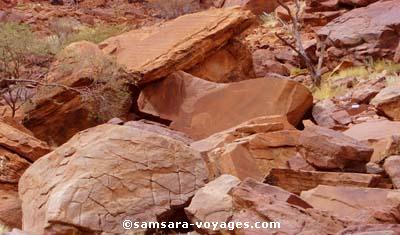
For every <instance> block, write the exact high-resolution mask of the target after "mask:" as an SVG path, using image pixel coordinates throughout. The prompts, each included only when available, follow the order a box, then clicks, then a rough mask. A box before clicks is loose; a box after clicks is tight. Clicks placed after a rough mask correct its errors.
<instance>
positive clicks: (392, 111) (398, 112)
mask: <svg viewBox="0 0 400 235" xmlns="http://www.w3.org/2000/svg"><path fill="white" fill-rule="evenodd" d="M371 104H373V105H375V107H376V108H377V109H378V110H379V111H380V112H382V113H383V114H384V115H385V116H387V117H388V118H390V119H392V120H395V121H400V86H391V87H386V88H385V89H383V90H381V91H380V92H379V93H378V95H376V96H375V98H374V99H372V101H371Z"/></svg>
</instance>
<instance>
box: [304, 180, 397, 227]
mask: <svg viewBox="0 0 400 235" xmlns="http://www.w3.org/2000/svg"><path fill="white" fill-rule="evenodd" d="M301 198H302V199H304V200H305V201H306V202H308V203H309V204H310V205H312V206H313V207H314V208H315V209H317V210H324V211H329V212H331V213H332V214H333V215H336V216H338V217H339V218H341V219H344V220H348V221H352V222H358V223H364V224H367V223H374V224H381V223H387V224H391V223H398V222H399V216H400V191H399V190H391V189H379V188H360V187H343V186H336V187H335V186H326V185H319V186H318V187H316V188H315V189H312V190H309V191H303V192H302V193H301Z"/></svg>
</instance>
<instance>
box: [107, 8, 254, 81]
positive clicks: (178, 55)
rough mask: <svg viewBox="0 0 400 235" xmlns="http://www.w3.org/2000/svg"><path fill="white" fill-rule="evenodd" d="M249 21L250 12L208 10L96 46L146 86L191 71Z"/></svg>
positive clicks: (252, 20)
mask: <svg viewBox="0 0 400 235" xmlns="http://www.w3.org/2000/svg"><path fill="white" fill-rule="evenodd" d="M253 22H254V15H253V14H251V12H250V11H243V10H241V9H238V8H222V9H210V10H207V11H202V12H198V13H194V14H188V15H184V16H181V17H179V18H177V19H174V20H171V21H168V22H166V23H164V24H162V25H161V26H152V27H147V28H142V29H139V30H133V31H130V32H127V33H124V34H121V35H118V36H115V37H112V38H109V39H107V40H105V41H104V42H102V43H101V44H100V47H101V48H102V49H103V51H104V52H105V53H106V54H109V55H112V56H113V57H114V58H115V59H116V61H117V62H118V63H119V64H121V65H123V66H124V67H125V68H126V69H127V72H129V73H130V74H132V75H136V76H138V77H139V80H140V81H139V82H140V83H147V82H150V81H154V80H157V79H161V78H163V77H166V76H168V75H169V74H171V73H173V72H175V71H177V70H189V69H191V68H193V67H194V66H195V65H197V64H199V63H201V62H203V61H204V59H205V58H207V57H208V56H210V55H211V54H212V53H214V52H215V51H216V50H217V49H219V48H221V47H222V46H224V45H225V44H226V43H227V42H228V40H230V39H231V38H232V37H234V36H236V35H237V34H239V33H240V32H242V31H243V30H244V29H246V28H247V27H248V26H250V25H251V24H252V23H253Z"/></svg>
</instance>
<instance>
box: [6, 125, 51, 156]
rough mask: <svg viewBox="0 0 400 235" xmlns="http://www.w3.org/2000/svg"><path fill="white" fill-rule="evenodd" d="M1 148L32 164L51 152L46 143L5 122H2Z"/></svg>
mask: <svg viewBox="0 0 400 235" xmlns="http://www.w3.org/2000/svg"><path fill="white" fill-rule="evenodd" d="M0 146H1V147H3V148H4V149H7V150H8V151H11V152H13V153H15V154H18V155H19V156H20V157H22V158H25V159H26V160H28V161H30V162H34V161H36V160H37V159H39V158H40V157H41V156H43V155H45V154H46V153H48V152H49V151H50V149H49V146H48V145H47V144H46V143H45V142H43V141H41V140H38V139H36V138H35V137H33V136H31V135H29V134H27V133H26V132H24V131H21V130H19V129H16V128H14V127H12V126H10V125H7V124H6V123H4V122H0Z"/></svg>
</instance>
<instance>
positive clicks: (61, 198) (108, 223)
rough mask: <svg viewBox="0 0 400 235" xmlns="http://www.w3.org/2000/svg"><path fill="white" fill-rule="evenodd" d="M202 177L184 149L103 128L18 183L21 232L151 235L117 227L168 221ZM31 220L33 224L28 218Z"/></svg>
mask: <svg viewBox="0 0 400 235" xmlns="http://www.w3.org/2000/svg"><path fill="white" fill-rule="evenodd" d="M206 176H207V171H206V167H205V164H204V162H203V160H202V159H201V156H200V154H199V153H198V152H196V151H194V150H193V149H191V148H190V147H188V146H187V145H185V144H184V143H183V142H181V141H178V140H174V139H172V138H169V137H166V136H162V135H158V134H155V133H152V132H148V131H145V130H140V129H137V128H134V127H130V126H120V125H111V124H104V125H100V126H97V127H94V128H91V129H88V130H85V131H83V132H80V133H78V134H77V135H75V136H74V137H73V138H72V139H71V140H69V141H68V142H67V143H65V144H64V145H62V146H61V147H59V148H58V149H56V150H55V151H53V152H51V153H49V154H48V155H46V156H44V157H42V158H41V159H39V160H38V161H36V162H35V163H34V164H33V165H32V166H31V167H30V168H29V169H28V170H27V171H26V172H25V173H24V175H23V176H22V178H21V180H20V185H19V194H20V198H21V200H22V211H23V230H25V231H29V232H30V233H31V234H33V235H39V234H72V233H85V234H95V233H114V234H128V233H131V232H137V233H144V232H151V231H146V230H145V229H142V230H140V229H138V230H134V231H132V230H131V231H129V230H125V229H123V227H122V226H121V221H123V220H124V219H130V220H132V221H139V222H140V221H147V222H150V221H157V220H159V221H169V219H170V216H173V215H174V214H175V213H178V212H177V211H179V210H181V212H183V211H182V210H183V207H184V206H186V205H187V203H188V201H189V199H190V198H191V197H192V196H193V195H194V193H195V191H196V190H197V189H198V188H200V187H202V186H203V185H204V183H205V180H206ZM32 218H35V219H32Z"/></svg>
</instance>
